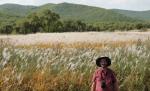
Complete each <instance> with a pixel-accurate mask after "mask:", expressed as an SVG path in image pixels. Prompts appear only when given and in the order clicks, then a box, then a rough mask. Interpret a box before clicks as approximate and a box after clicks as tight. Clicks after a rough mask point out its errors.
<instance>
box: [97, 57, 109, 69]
mask: <svg viewBox="0 0 150 91" xmlns="http://www.w3.org/2000/svg"><path fill="white" fill-rule="evenodd" d="M102 59H106V61H107V66H110V65H111V59H110V58H109V57H100V58H97V59H96V65H97V66H99V67H101V65H100V62H101V60H102Z"/></svg>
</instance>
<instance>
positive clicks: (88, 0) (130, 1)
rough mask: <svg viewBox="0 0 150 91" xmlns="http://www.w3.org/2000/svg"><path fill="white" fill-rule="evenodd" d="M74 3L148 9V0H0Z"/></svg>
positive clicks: (35, 2)
mask: <svg viewBox="0 0 150 91" xmlns="http://www.w3.org/2000/svg"><path fill="white" fill-rule="evenodd" d="M62 2H68V3H75V4H83V5H89V6H96V7H102V8H106V9H125V10H136V11H143V10H150V0H0V4H5V3H15V4H21V5H36V6H39V5H43V4H46V3H56V4H57V3H62Z"/></svg>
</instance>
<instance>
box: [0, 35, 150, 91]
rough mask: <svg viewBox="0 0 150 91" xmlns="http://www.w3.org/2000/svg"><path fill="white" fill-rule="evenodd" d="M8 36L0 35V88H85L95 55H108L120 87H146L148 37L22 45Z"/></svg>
mask: <svg viewBox="0 0 150 91" xmlns="http://www.w3.org/2000/svg"><path fill="white" fill-rule="evenodd" d="M9 39H10V38H8V40H6V39H0V91H89V90H90V85H91V77H92V74H93V72H94V70H95V69H96V65H95V59H96V58H97V57H99V56H109V57H110V58H111V59H112V65H111V66H110V68H112V69H113V70H114V71H115V73H116V75H117V78H118V81H119V88H120V91H149V90H150V39H149V38H148V37H147V38H146V39H145V40H142V39H137V40H126V41H120V40H118V41H112V42H110V41H109V42H87V41H86V42H81V41H80V42H75V43H70V44H67V43H64V42H59V43H47V44H44V43H39V44H31V45H24V46H23V45H15V46H14V45H13V44H11V43H9V41H10V40H9ZM118 39H120V38H119V37H118Z"/></svg>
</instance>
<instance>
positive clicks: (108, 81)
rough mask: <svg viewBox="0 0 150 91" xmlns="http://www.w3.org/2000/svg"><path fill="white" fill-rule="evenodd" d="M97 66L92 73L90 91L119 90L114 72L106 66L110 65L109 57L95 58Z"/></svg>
mask: <svg viewBox="0 0 150 91" xmlns="http://www.w3.org/2000/svg"><path fill="white" fill-rule="evenodd" d="M96 65H97V66H98V67H99V68H98V69H96V71H95V72H94V74H93V78H92V86H91V91H119V89H118V83H117V79H116V76H115V74H114V72H113V71H112V70H111V69H110V68H108V66H110V65H111V59H110V58H109V57H100V58H97V59H96Z"/></svg>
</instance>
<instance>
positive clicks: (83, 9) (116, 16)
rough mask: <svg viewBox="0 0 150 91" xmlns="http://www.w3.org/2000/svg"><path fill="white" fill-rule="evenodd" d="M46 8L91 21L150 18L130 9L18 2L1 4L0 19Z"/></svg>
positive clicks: (63, 15) (76, 18) (128, 20)
mask: <svg viewBox="0 0 150 91" xmlns="http://www.w3.org/2000/svg"><path fill="white" fill-rule="evenodd" d="M44 9H50V10H52V11H53V12H55V13H58V14H59V15H60V17H61V19H65V20H66V19H75V20H82V21H85V22H89V23H91V22H92V23H95V22H116V21H125V22H135V21H139V20H147V19H150V16H148V15H147V14H145V13H144V14H143V15H141V14H142V13H140V16H142V17H143V18H140V19H139V18H137V17H133V15H132V13H133V12H134V11H130V12H129V13H131V14H126V13H122V12H121V11H120V12H119V11H118V10H108V9H104V8H98V7H91V6H86V5H79V4H70V3H60V4H45V5H42V6H24V5H18V4H4V5H0V20H1V21H3V20H4V21H5V20H11V19H12V20H15V19H17V18H21V17H24V16H27V15H28V14H30V13H32V12H35V11H37V12H38V11H41V10H44ZM147 12H148V11H147ZM131 15H132V16H131ZM136 16H137V15H136Z"/></svg>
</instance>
